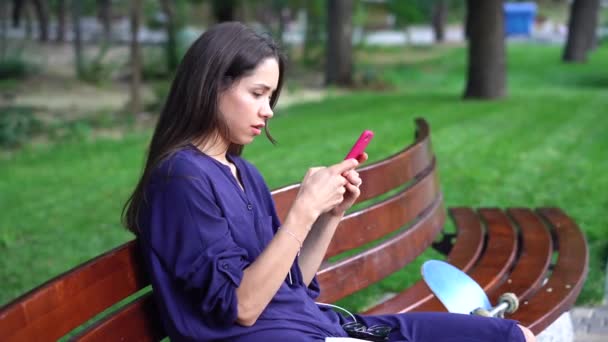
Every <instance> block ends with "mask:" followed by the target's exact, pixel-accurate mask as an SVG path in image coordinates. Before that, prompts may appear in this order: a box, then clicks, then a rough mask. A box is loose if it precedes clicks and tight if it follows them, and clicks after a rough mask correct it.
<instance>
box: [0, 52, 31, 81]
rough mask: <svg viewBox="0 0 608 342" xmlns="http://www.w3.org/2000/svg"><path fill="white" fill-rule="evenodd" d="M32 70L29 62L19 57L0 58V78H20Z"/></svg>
mask: <svg viewBox="0 0 608 342" xmlns="http://www.w3.org/2000/svg"><path fill="white" fill-rule="evenodd" d="M31 71H32V67H31V64H29V63H28V62H27V61H25V59H23V58H20V57H8V58H5V59H2V60H0V79H8V78H15V79H22V78H25V77H26V76H27V75H28V74H30V73H31Z"/></svg>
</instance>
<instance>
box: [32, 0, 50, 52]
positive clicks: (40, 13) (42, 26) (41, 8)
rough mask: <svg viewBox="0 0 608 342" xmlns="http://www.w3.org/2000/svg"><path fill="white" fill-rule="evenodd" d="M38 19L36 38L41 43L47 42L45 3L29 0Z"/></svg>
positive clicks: (47, 20) (47, 15) (47, 9)
mask: <svg viewBox="0 0 608 342" xmlns="http://www.w3.org/2000/svg"><path fill="white" fill-rule="evenodd" d="M31 2H32V4H33V5H34V9H35V10H36V17H38V38H39V39H40V41H41V42H48V41H49V8H48V6H47V1H42V0H31Z"/></svg>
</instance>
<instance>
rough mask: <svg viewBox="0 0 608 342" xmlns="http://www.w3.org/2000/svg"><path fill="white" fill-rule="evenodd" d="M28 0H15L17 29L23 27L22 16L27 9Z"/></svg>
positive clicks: (14, 14)
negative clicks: (24, 9) (25, 8)
mask: <svg viewBox="0 0 608 342" xmlns="http://www.w3.org/2000/svg"><path fill="white" fill-rule="evenodd" d="M25 1H26V0H13V14H12V17H13V27H14V28H17V27H19V26H20V25H21V15H22V14H23V8H24V7H25Z"/></svg>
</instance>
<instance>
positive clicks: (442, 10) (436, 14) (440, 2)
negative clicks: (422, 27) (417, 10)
mask: <svg viewBox="0 0 608 342" xmlns="http://www.w3.org/2000/svg"><path fill="white" fill-rule="evenodd" d="M447 12H448V6H447V3H446V2H445V0H436V1H434V4H433V13H432V18H431V22H432V24H433V25H432V26H433V33H434V35H435V41H436V42H438V43H441V42H443V41H444V40H445V21H446V17H447Z"/></svg>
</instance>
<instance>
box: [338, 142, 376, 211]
mask: <svg viewBox="0 0 608 342" xmlns="http://www.w3.org/2000/svg"><path fill="white" fill-rule="evenodd" d="M367 157H368V156H367V153H365V152H364V153H363V154H362V155H361V156H359V158H357V161H359V164H361V163H364V162H365V161H366V160H367ZM342 176H344V178H346V180H347V181H348V183H346V185H345V186H344V188H345V189H346V192H345V193H344V200H342V202H341V203H340V204H338V205H337V206H336V207H335V208H334V209H332V210H331V213H332V214H333V215H344V213H345V212H346V210H348V209H349V208H350V207H351V206H352V205H353V204H354V203H355V201H356V200H357V198H359V195H361V190H360V189H359V187H360V186H361V183H362V181H361V178H360V177H359V173H358V172H357V171H356V170H351V171H348V172H345V173H344V174H343V175H342Z"/></svg>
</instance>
